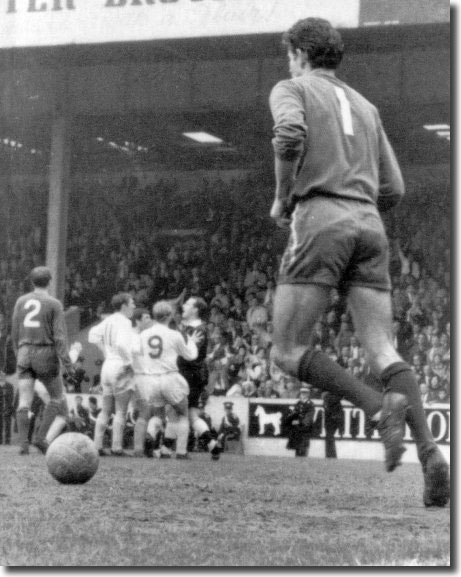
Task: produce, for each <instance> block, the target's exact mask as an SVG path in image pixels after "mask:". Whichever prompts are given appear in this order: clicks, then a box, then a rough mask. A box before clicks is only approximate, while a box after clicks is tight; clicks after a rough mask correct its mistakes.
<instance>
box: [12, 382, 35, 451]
mask: <svg viewBox="0 0 461 577" xmlns="http://www.w3.org/2000/svg"><path fill="white" fill-rule="evenodd" d="M18 394H19V404H18V409H17V411H16V422H17V424H18V437H19V439H18V440H19V447H20V449H19V454H20V455H28V454H29V441H28V435H29V413H30V409H31V407H32V399H33V398H34V380H33V379H20V380H19V382H18Z"/></svg>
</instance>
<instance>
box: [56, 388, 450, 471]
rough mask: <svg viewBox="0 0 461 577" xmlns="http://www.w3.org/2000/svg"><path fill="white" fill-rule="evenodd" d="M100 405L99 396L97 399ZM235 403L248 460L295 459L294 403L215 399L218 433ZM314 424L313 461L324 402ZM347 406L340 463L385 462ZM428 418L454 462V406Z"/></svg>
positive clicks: (436, 409) (318, 453)
mask: <svg viewBox="0 0 461 577" xmlns="http://www.w3.org/2000/svg"><path fill="white" fill-rule="evenodd" d="M76 396H77V395H75V394H68V395H67V397H68V402H69V408H70V409H72V408H74V407H75V397H76ZM80 396H81V397H82V398H83V405H84V406H86V407H87V406H88V397H89V396H90V395H88V394H82V395H80ZM94 396H95V397H96V398H97V399H98V405H99V406H100V405H101V398H100V396H99V395H94ZM228 401H232V402H233V403H234V407H233V409H234V413H235V414H236V415H237V416H238V417H239V419H240V423H241V425H242V430H243V432H244V434H243V439H242V442H243V448H244V453H245V454H247V455H265V456H287V457H288V456H293V455H294V451H290V450H288V449H287V448H286V444H287V435H288V431H287V430H286V428H284V426H283V416H284V415H285V414H286V413H287V412H288V411H289V410H290V408H291V407H293V406H294V405H295V404H296V402H297V400H296V399H293V400H292V399H259V398H251V399H247V398H245V397H222V396H220V397H216V396H211V397H210V398H209V399H208V402H207V405H206V409H205V410H206V412H207V413H208V414H209V415H210V417H211V420H212V422H213V425H214V426H215V427H216V428H219V425H220V423H221V420H222V418H223V417H224V403H225V402H228ZM313 402H314V404H315V417H314V418H315V420H314V423H315V424H314V430H313V436H312V441H311V447H310V450H309V456H310V457H318V458H322V457H324V456H325V441H324V439H325V418H324V408H323V401H321V400H316V399H315V400H314V401H313ZM342 405H343V426H342V428H341V431H340V432H337V433H336V435H335V439H336V449H337V454H338V458H339V459H362V460H382V459H383V446H382V443H381V441H380V438H379V435H378V433H377V431H371V430H368V428H367V427H366V420H365V414H364V412H363V411H362V410H361V409H358V408H356V407H354V406H353V405H351V404H350V403H348V402H347V401H343V402H342ZM425 413H426V419H427V423H428V425H429V428H430V429H431V431H432V434H433V435H434V438H435V440H436V441H437V443H438V445H439V447H440V449H441V450H442V452H443V454H444V455H445V457H446V459H447V460H448V461H450V405H448V404H432V405H427V406H426V407H425ZM404 440H405V446H406V448H407V451H406V452H405V453H404V455H403V459H402V460H403V461H404V462H414V463H416V462H418V458H417V454H416V447H415V443H414V441H413V438H412V436H411V433H410V430H409V428H408V426H407V430H406V434H405V439H404Z"/></svg>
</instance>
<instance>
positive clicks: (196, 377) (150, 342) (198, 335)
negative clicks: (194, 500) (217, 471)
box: [88, 293, 222, 460]
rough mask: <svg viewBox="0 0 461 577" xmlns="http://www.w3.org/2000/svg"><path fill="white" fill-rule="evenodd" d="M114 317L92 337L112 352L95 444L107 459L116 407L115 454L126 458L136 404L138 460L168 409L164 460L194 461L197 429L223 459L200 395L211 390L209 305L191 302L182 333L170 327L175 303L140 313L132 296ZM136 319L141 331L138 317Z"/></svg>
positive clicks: (118, 298) (119, 299)
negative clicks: (191, 445)
mask: <svg viewBox="0 0 461 577" xmlns="http://www.w3.org/2000/svg"><path fill="white" fill-rule="evenodd" d="M112 307H113V309H114V313H113V314H111V315H110V316H108V317H106V318H105V319H104V320H103V321H102V322H101V323H99V324H98V325H96V326H94V327H93V328H92V329H91V330H90V332H89V335H88V340H89V342H90V343H93V344H96V345H97V346H98V347H99V348H100V350H101V351H102V353H103V354H104V359H105V360H104V363H103V366H102V370H101V385H102V410H101V412H100V413H99V415H98V418H97V421H96V428H95V437H94V441H95V445H96V448H97V449H98V451H99V453H100V455H104V454H105V452H104V449H103V439H104V433H105V430H106V427H107V424H108V421H109V418H110V416H111V414H112V408H113V405H115V415H114V419H113V423H112V448H111V454H112V455H124V454H125V453H124V451H123V446H122V442H123V431H124V428H125V416H126V414H127V409H128V405H129V403H130V401H132V400H134V403H135V406H136V408H137V411H138V418H137V419H136V423H135V427H134V455H135V456H139V457H141V456H143V455H144V445H145V438H146V432H147V427H148V425H149V432H150V435H151V436H152V437H154V438H155V437H156V436H157V433H158V432H159V431H160V430H161V429H162V426H163V422H164V421H165V416H166V415H165V411H166V409H167V410H168V414H167V416H168V418H167V419H166V427H165V431H164V434H163V444H162V446H161V447H160V449H159V452H158V454H159V456H161V457H170V456H171V454H172V452H173V448H174V447H175V448H176V451H175V452H176V458H177V459H186V458H188V453H187V445H188V439H189V430H190V428H192V430H193V432H194V434H195V436H196V437H197V439H198V441H199V442H200V443H201V444H202V445H203V446H206V447H207V448H208V450H209V452H210V454H211V457H212V459H214V460H217V459H219V456H220V453H221V452H222V442H221V441H220V440H219V439H215V438H213V436H212V433H211V431H210V429H209V427H208V425H207V424H206V422H205V421H204V420H203V419H201V418H200V417H199V401H200V396H201V394H202V392H203V390H204V388H205V387H206V385H207V384H208V371H207V367H206V363H205V357H206V354H207V348H208V343H207V332H206V325H205V324H204V322H203V320H202V316H203V314H204V312H205V311H206V309H207V305H206V303H205V301H204V300H203V299H201V298H198V297H191V298H189V299H188V300H187V301H186V302H184V304H183V305H182V327H181V329H182V332H180V331H179V330H176V329H173V328H170V324H171V322H172V319H173V316H174V313H175V305H174V304H172V303H171V302H169V301H159V302H157V303H156V304H155V305H154V306H153V309H152V315H153V320H152V319H151V316H150V314H149V311H147V310H146V309H135V303H134V300H133V297H132V296H131V294H129V293H118V294H116V295H115V296H114V297H113V299H112ZM133 316H134V319H133V321H134V327H132V322H131V319H132V318H133Z"/></svg>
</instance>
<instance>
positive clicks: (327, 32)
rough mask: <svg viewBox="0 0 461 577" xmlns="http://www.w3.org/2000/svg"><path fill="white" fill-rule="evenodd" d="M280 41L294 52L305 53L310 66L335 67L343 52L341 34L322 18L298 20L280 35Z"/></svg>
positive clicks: (339, 61)
mask: <svg viewBox="0 0 461 577" xmlns="http://www.w3.org/2000/svg"><path fill="white" fill-rule="evenodd" d="M282 43H283V44H284V46H286V47H287V48H289V49H290V50H291V51H292V52H295V51H296V49H297V48H299V50H301V51H302V52H304V53H305V54H307V59H308V61H309V64H310V65H311V67H312V68H328V69H332V70H334V69H336V68H337V67H338V66H339V64H340V63H341V60H342V58H343V54H344V43H343V41H342V38H341V34H340V33H339V32H338V31H337V30H336V29H335V28H333V26H332V25H331V24H330V23H329V22H328V20H324V19H323V18H305V19H303V20H298V22H296V23H295V24H293V26H292V27H291V28H290V29H289V30H287V32H285V33H284V34H283V36H282Z"/></svg>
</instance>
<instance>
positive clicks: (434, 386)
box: [429, 375, 443, 403]
mask: <svg viewBox="0 0 461 577" xmlns="http://www.w3.org/2000/svg"><path fill="white" fill-rule="evenodd" d="M441 388H443V387H442V381H441V379H440V377H439V376H438V375H432V377H431V383H430V385H429V401H430V402H431V403H432V402H434V401H437V399H438V391H439V390H440V389H441Z"/></svg>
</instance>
